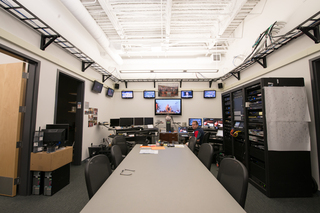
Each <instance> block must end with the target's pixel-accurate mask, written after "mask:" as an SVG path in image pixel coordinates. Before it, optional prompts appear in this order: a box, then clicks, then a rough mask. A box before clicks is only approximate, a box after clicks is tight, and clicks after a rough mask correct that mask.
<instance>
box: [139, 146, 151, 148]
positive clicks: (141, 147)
mask: <svg viewBox="0 0 320 213" xmlns="http://www.w3.org/2000/svg"><path fill="white" fill-rule="evenodd" d="M140 148H151V147H150V146H140Z"/></svg>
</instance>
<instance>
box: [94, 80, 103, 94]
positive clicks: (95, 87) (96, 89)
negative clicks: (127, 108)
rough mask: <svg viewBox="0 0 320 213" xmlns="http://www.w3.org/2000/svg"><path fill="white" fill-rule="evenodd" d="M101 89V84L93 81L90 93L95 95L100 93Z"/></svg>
mask: <svg viewBox="0 0 320 213" xmlns="http://www.w3.org/2000/svg"><path fill="white" fill-rule="evenodd" d="M102 87H103V84H101V83H100V82H98V81H94V82H93V86H92V89H91V91H92V92H95V93H101V91H102Z"/></svg>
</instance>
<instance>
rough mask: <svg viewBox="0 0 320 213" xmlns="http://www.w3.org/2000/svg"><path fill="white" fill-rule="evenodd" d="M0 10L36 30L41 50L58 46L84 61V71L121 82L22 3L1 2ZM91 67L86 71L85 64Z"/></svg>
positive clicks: (14, 0)
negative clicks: (39, 37) (92, 71)
mask: <svg viewBox="0 0 320 213" xmlns="http://www.w3.org/2000/svg"><path fill="white" fill-rule="evenodd" d="M0 8H2V9H4V10H5V11H7V12H8V13H10V14H11V15H13V16H14V17H15V18H17V19H19V20H20V21H21V22H23V23H24V24H26V25H27V26H29V27H31V28H32V29H34V30H35V31H36V32H37V33H39V34H40V35H41V42H40V49H41V50H45V49H46V48H47V47H48V46H49V45H50V44H51V43H55V44H57V45H58V46H59V47H61V48H62V49H63V50H65V51H66V52H67V53H69V54H71V55H73V56H74V57H76V58H78V59H79V60H81V61H82V71H85V70H86V69H87V68H88V67H90V66H91V67H92V68H93V69H95V70H96V71H97V72H100V73H101V74H102V75H110V77H109V78H110V79H111V80H112V81H114V82H117V81H119V79H118V78H117V77H115V76H114V75H112V74H111V73H110V72H108V71H107V70H106V69H105V68H103V67H102V66H100V65H99V64H97V63H95V62H93V60H92V59H91V58H90V57H89V56H88V55H86V54H85V53H83V52H82V51H81V50H80V49H78V48H77V47H76V46H74V45H73V44H72V43H71V42H69V41H68V40H67V39H65V38H64V37H62V36H60V35H59V34H58V33H57V32H56V31H55V30H54V29H52V28H51V27H50V26H48V25H47V24H46V23H45V22H43V21H42V20H41V19H40V18H38V17H37V16H36V15H34V14H33V13H32V12H31V11H29V10H28V9H27V8H25V7H24V6H23V5H22V4H21V3H19V2H18V1H16V0H12V2H9V1H0ZM84 63H85V64H86V65H89V64H90V63H92V64H90V65H89V66H87V67H86V68H85V69H84V66H83V64H84Z"/></svg>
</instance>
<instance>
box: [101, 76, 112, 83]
mask: <svg viewBox="0 0 320 213" xmlns="http://www.w3.org/2000/svg"><path fill="white" fill-rule="evenodd" d="M111 76H112V75H102V83H104V82H105V81H106V80H108V78H110V77H111Z"/></svg>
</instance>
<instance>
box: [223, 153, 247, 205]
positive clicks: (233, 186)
mask: <svg viewBox="0 0 320 213" xmlns="http://www.w3.org/2000/svg"><path fill="white" fill-rule="evenodd" d="M217 179H218V181H219V182H220V183H221V184H222V185H223V186H224V188H225V189H226V190H227V191H228V192H229V193H230V194H231V195H232V197H233V198H234V199H235V200H236V201H237V202H238V203H239V204H240V205H241V206H242V208H244V205H245V202H246V197H247V190H248V171H247V168H246V167H245V166H244V165H243V164H242V163H241V162H239V161H238V160H236V159H234V158H225V159H223V160H222V161H221V164H220V168H219V172H218V177H217Z"/></svg>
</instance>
